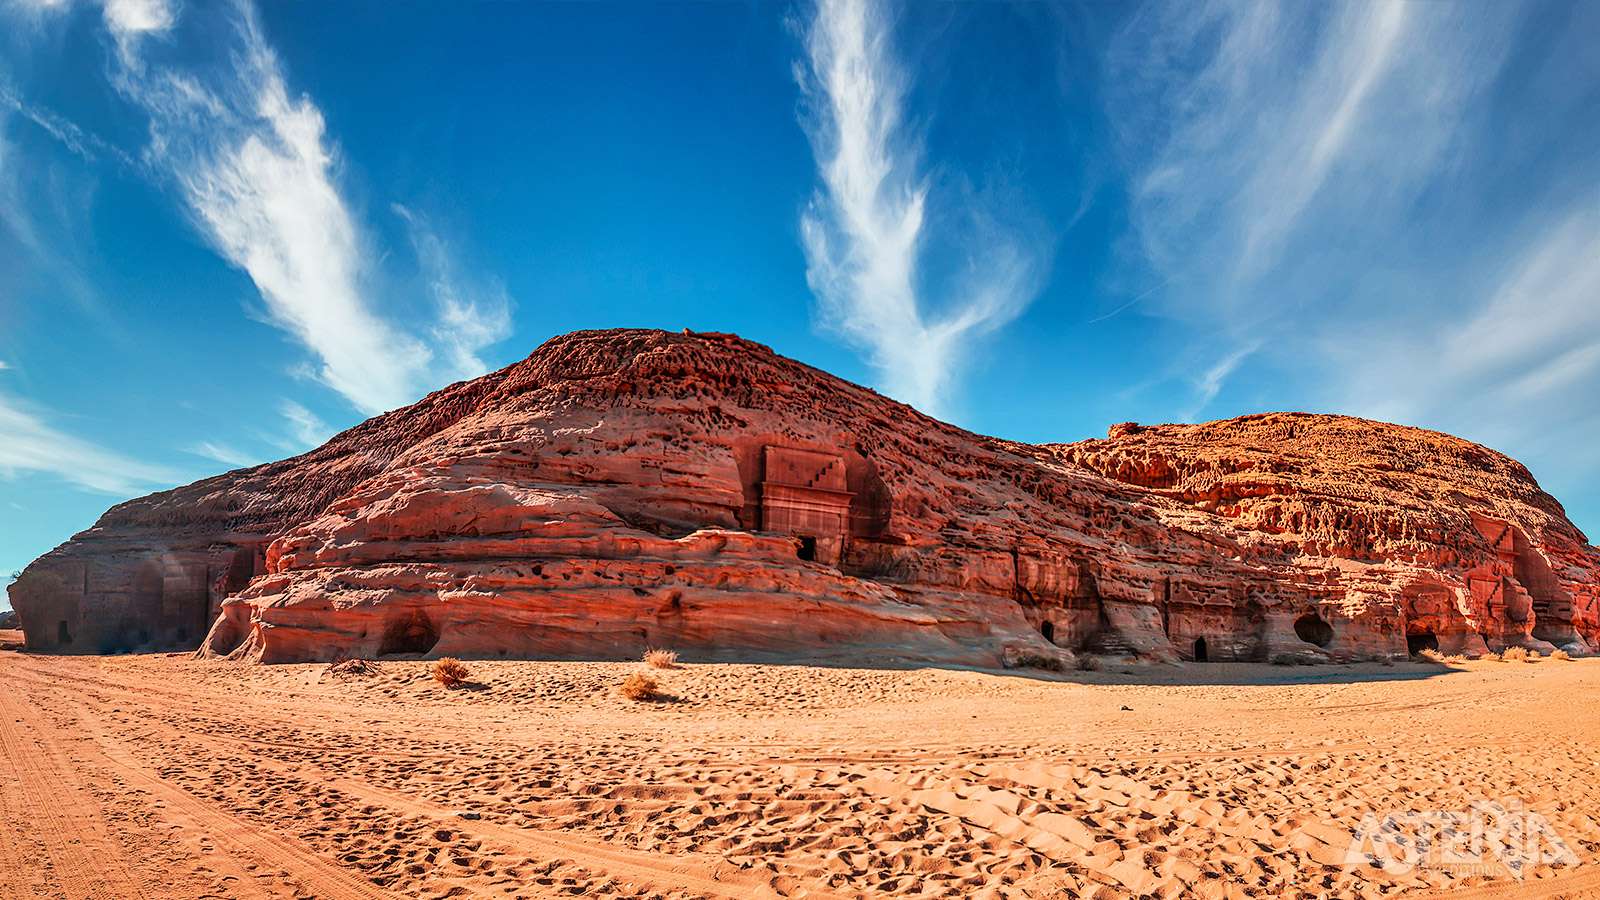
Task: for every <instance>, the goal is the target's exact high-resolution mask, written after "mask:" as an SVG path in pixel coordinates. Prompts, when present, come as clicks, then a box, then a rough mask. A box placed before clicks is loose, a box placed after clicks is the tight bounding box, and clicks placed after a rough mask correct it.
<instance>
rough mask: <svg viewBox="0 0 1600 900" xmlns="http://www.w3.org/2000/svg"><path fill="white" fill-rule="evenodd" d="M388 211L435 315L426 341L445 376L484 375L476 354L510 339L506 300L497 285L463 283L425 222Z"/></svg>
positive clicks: (508, 302)
mask: <svg viewBox="0 0 1600 900" xmlns="http://www.w3.org/2000/svg"><path fill="white" fill-rule="evenodd" d="M392 208H393V210H394V212H395V214H396V215H398V216H400V218H401V219H403V220H404V221H405V223H406V227H407V229H408V230H409V231H410V235H411V247H412V250H413V251H414V252H415V253H416V256H417V263H418V265H419V266H420V268H421V271H422V277H423V278H424V279H425V280H426V281H427V286H428V290H429V293H430V294H431V295H432V298H433V302H434V304H435V306H436V309H437V314H438V324H437V325H436V326H435V327H434V328H433V329H432V337H433V339H434V346H435V347H437V348H438V349H439V350H440V352H441V354H442V355H443V360H442V364H443V366H444V372H445V374H447V375H449V376H450V377H453V378H458V379H461V378H476V377H477V376H479V375H482V374H484V373H485V372H487V371H488V366H487V365H485V364H484V361H483V360H482V359H481V358H480V357H479V356H478V352H479V351H480V350H482V349H483V348H485V347H488V346H490V345H492V344H496V343H498V342H500V341H502V340H504V339H505V338H506V337H507V336H508V335H510V334H511V310H512V308H513V306H514V304H513V302H512V300H511V295H510V294H509V293H507V292H506V288H505V285H504V284H501V283H500V281H499V280H498V279H494V278H489V279H485V280H483V281H481V282H474V281H470V280H468V279H467V278H465V277H464V276H463V275H462V273H461V272H460V270H459V267H458V266H457V264H456V258H455V255H454V254H452V253H451V252H450V247H449V246H448V245H446V244H445V242H444V239H443V238H441V237H439V235H438V233H437V232H436V231H435V230H434V229H433V227H432V226H431V225H430V224H429V223H428V221H427V219H425V218H424V217H423V216H421V215H419V214H418V213H415V212H413V211H411V210H409V209H407V208H406V207H404V206H402V205H400V204H398V203H396V204H393V205H392Z"/></svg>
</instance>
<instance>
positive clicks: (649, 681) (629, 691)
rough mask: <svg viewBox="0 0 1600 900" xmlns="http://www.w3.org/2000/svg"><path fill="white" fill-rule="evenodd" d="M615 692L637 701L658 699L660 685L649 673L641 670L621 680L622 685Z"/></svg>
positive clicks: (659, 696)
mask: <svg viewBox="0 0 1600 900" xmlns="http://www.w3.org/2000/svg"><path fill="white" fill-rule="evenodd" d="M617 692H618V693H620V694H621V695H622V696H624V697H627V698H628V699H629V700H636V701H639V702H645V701H649V700H659V699H660V698H661V685H660V684H659V683H658V682H657V681H656V680H655V679H654V678H651V677H650V676H649V675H646V674H645V673H643V672H635V673H633V674H632V675H629V676H628V678H627V680H625V681H623V682H622V686H621V687H619V688H617Z"/></svg>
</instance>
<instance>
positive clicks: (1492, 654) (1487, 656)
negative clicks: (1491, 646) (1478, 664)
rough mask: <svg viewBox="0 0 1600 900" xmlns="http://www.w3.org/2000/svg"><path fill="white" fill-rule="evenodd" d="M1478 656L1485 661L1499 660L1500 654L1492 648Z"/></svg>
mask: <svg viewBox="0 0 1600 900" xmlns="http://www.w3.org/2000/svg"><path fill="white" fill-rule="evenodd" d="M1478 658H1479V659H1481V660H1484V661H1485V662H1500V654H1498V653H1496V652H1494V651H1493V650H1490V651H1489V652H1488V653H1485V654H1484V655H1482V656H1480V657H1478Z"/></svg>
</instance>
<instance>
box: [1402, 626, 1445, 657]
mask: <svg viewBox="0 0 1600 900" xmlns="http://www.w3.org/2000/svg"><path fill="white" fill-rule="evenodd" d="M1438 649H1439V636H1438V635H1437V634H1434V633H1433V632H1431V631H1424V632H1422V633H1421V634H1408V635H1406V652H1407V653H1409V654H1410V655H1412V656H1416V655H1417V654H1418V653H1421V652H1422V651H1424V650H1434V651H1437V650H1438Z"/></svg>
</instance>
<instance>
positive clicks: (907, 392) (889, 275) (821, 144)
mask: <svg viewBox="0 0 1600 900" xmlns="http://www.w3.org/2000/svg"><path fill="white" fill-rule="evenodd" d="M804 42H805V51H806V59H805V61H804V64H803V65H799V66H797V67H796V75H797V78H798V80H799V81H800V84H801V89H802V92H803V96H804V99H805V101H806V104H807V107H808V108H807V110H806V113H805V115H804V116H803V117H802V123H803V125H804V127H805V131H806V135H807V137H808V138H809V140H810V142H811V146H812V150H813V153H814V155H815V156H816V161H817V170H818V176H819V181H820V183H819V185H818V188H817V191H816V193H815V195H814V196H813V197H812V200H811V202H810V205H809V206H808V208H807V209H806V211H805V212H804V214H803V216H802V218H801V223H800V229H801V239H802V242H803V245H804V249H805V254H806V264H807V266H806V279H807V282H808V283H809V284H810V286H811V290H812V292H813V294H815V296H816V298H817V300H818V303H819V306H820V310H821V313H822V321H823V323H824V324H825V325H827V326H828V327H830V328H832V329H835V330H837V331H838V333H839V334H841V335H842V336H843V337H844V338H845V339H846V340H847V341H849V342H850V343H851V344H853V345H855V346H857V347H860V348H863V349H865V350H866V351H867V352H868V354H869V359H870V362H871V363H872V365H873V366H874V367H875V368H876V369H877V370H878V372H879V378H880V380H881V383H882V386H883V388H884V389H885V391H886V392H887V393H889V394H890V395H892V396H894V397H896V398H898V399H901V400H904V401H906V402H908V403H911V404H912V405H914V406H917V407H920V408H922V409H924V410H927V411H929V412H932V413H935V414H938V413H940V412H943V411H944V410H945V409H946V408H947V403H948V394H949V391H950V389H951V387H952V383H953V380H954V377H955V375H956V373H957V371H958V369H959V367H960V365H961V363H962V361H963V357H964V355H965V354H966V353H967V352H968V351H969V350H970V348H971V345H972V343H973V342H974V341H975V340H976V339H978V338H980V337H981V336H983V335H985V334H987V333H989V332H992V331H994V330H995V329H998V328H1000V327H1001V326H1003V325H1005V324H1006V323H1008V322H1010V321H1011V320H1012V319H1014V318H1016V317H1017V315H1019V314H1020V313H1021V312H1022V311H1023V310H1024V309H1025V308H1026V307H1027V305H1028V303H1029V302H1030V301H1031V300H1032V299H1033V296H1034V294H1035V293H1036V292H1037V290H1038V284H1039V280H1040V274H1041V273H1040V269H1041V262H1040V260H1039V259H1038V255H1039V254H1038V253H1037V252H1036V251H1035V250H1033V249H1032V248H1029V247H1027V246H1025V243H1024V241H1023V240H1022V239H1021V237H1020V236H1018V235H1016V234H1014V233H1011V232H1009V231H1008V230H1007V229H1006V228H1004V227H1003V226H1001V225H1000V224H999V223H998V222H997V221H996V218H995V217H994V216H993V215H992V214H990V213H988V212H987V211H986V210H983V209H981V208H980V207H977V206H974V207H972V208H970V209H968V210H967V215H966V218H967V219H969V220H970V221H969V222H961V223H960V224H962V225H966V226H968V228H969V235H970V239H971V240H970V244H969V246H968V247H967V248H966V249H967V251H968V254H967V256H968V258H967V259H966V260H965V262H966V265H965V266H957V267H953V268H956V269H958V270H962V271H964V275H963V276H962V277H960V278H955V279H951V280H950V283H948V284H944V285H940V287H942V288H943V289H944V291H943V293H944V294H946V295H947V296H943V297H939V298H937V299H942V300H943V301H944V302H942V303H936V302H933V299H934V298H930V297H929V296H928V294H929V293H930V292H929V290H928V286H927V285H926V284H924V281H925V280H927V279H925V278H924V274H925V273H924V272H923V267H922V265H921V254H922V251H923V250H924V248H925V245H926V243H927V242H928V238H929V233H928V232H929V222H928V217H927V208H928V203H929V199H930V193H931V191H932V190H933V187H934V185H933V183H932V182H931V180H930V177H929V176H928V175H927V174H926V173H925V172H924V170H923V166H922V156H923V148H922V145H921V141H920V138H919V136H918V135H917V134H915V133H913V131H912V129H910V128H909V127H908V126H907V123H906V121H905V119H906V112H905V97H906V90H907V87H908V75H907V73H906V70H905V69H904V67H903V66H901V65H900V64H899V62H898V61H897V60H896V58H895V56H894V53H893V51H892V49H891V46H890V34H889V23H888V22H887V21H886V19H885V17H884V15H883V13H882V10H881V9H880V8H879V7H877V6H875V5H872V4H869V3H867V2H864V0H820V2H818V3H817V5H816V6H815V8H814V10H813V12H812V15H811V17H810V19H809V21H807V22H806V23H805V28H804Z"/></svg>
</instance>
